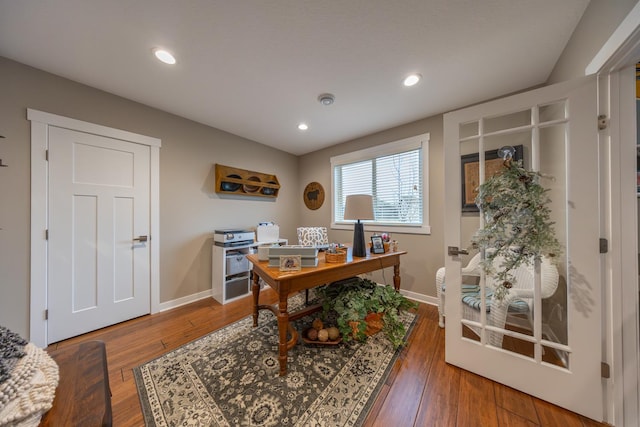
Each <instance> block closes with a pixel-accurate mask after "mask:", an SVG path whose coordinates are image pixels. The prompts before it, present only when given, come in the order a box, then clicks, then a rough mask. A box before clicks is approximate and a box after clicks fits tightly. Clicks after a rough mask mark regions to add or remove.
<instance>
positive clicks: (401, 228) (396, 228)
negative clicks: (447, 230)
mask: <svg viewBox="0 0 640 427" xmlns="http://www.w3.org/2000/svg"><path fill="white" fill-rule="evenodd" d="M353 224H354V223H352V222H338V223H335V222H332V223H331V229H332V230H353ZM363 225H364V231H367V232H372V233H373V232H378V233H391V234H392V235H393V234H394V233H397V234H431V226H429V225H416V226H406V225H397V224H384V223H375V224H367V223H363Z"/></svg>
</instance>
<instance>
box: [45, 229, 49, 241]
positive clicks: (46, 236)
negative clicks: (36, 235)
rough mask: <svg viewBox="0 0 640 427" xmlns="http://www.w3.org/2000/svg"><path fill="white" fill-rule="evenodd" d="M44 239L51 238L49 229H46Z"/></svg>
mask: <svg viewBox="0 0 640 427" xmlns="http://www.w3.org/2000/svg"><path fill="white" fill-rule="evenodd" d="M44 240H49V229H46V230H44Z"/></svg>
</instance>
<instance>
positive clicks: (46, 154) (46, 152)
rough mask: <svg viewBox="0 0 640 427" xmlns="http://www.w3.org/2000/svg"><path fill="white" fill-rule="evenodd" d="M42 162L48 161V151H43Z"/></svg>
mask: <svg viewBox="0 0 640 427" xmlns="http://www.w3.org/2000/svg"><path fill="white" fill-rule="evenodd" d="M44 160H45V161H47V162H48V161H49V150H44Z"/></svg>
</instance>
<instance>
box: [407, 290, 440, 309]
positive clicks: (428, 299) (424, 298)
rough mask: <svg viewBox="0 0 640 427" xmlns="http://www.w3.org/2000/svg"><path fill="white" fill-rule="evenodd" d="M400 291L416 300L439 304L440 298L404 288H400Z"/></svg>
mask: <svg viewBox="0 0 640 427" xmlns="http://www.w3.org/2000/svg"><path fill="white" fill-rule="evenodd" d="M400 293H401V294H402V295H404V296H406V297H407V298H409V299H411V300H414V301H418V302H422V303H425V304H431V305H438V298H436V297H431V296H429V295H425V294H419V293H417V292H411V291H405V290H404V289H400Z"/></svg>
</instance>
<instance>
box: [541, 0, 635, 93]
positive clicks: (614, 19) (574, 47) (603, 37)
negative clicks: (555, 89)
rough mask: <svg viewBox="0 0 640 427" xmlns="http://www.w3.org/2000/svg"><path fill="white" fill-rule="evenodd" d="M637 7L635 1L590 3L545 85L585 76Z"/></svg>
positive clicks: (601, 0)
mask: <svg viewBox="0 0 640 427" xmlns="http://www.w3.org/2000/svg"><path fill="white" fill-rule="evenodd" d="M636 3H638V0H591V2H590V3H589V6H587V9H586V10H585V12H584V14H583V15H582V19H580V23H579V24H578V26H577V27H576V29H575V31H574V32H573V35H572V36H571V38H570V39H569V42H568V43H567V46H566V47H565V48H564V51H563V52H562V55H561V56H560V58H559V59H558V62H556V66H555V67H554V69H553V71H552V72H551V74H550V75H549V79H548V81H547V83H549V84H550V83H558V82H562V81H565V80H570V79H572V78H575V77H578V76H584V70H585V68H587V65H589V63H590V62H591V60H592V59H593V57H594V56H595V55H596V54H597V53H598V51H600V48H601V47H602V45H604V44H605V42H606V41H607V40H608V39H609V37H610V36H611V34H612V33H613V32H614V31H615V30H616V28H618V25H620V23H621V22H622V20H623V19H624V18H625V17H626V16H627V14H628V13H629V12H630V11H631V9H633V7H634V6H635V5H636Z"/></svg>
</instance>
